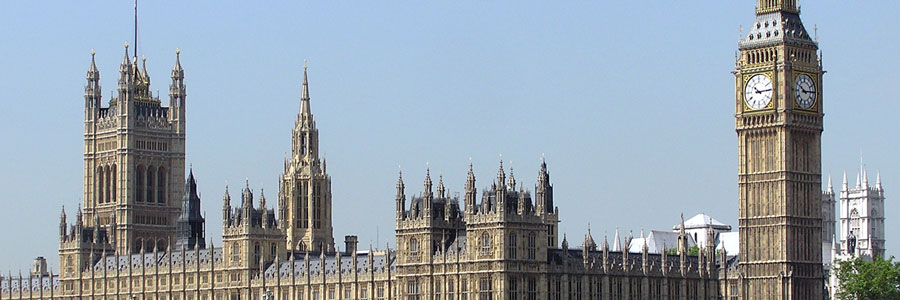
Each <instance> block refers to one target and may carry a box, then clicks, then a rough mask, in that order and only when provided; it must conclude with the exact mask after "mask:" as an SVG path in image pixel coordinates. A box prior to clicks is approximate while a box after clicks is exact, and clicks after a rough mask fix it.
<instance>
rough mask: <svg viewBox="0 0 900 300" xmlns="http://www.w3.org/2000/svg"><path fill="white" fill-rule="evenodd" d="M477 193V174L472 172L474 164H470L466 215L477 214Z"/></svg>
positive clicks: (467, 178) (467, 180) (467, 179)
mask: <svg viewBox="0 0 900 300" xmlns="http://www.w3.org/2000/svg"><path fill="white" fill-rule="evenodd" d="M475 192H476V188H475V172H474V171H473V170H472V162H469V174H468V176H467V177H466V196H465V199H464V201H465V209H466V214H470V215H473V214H475V195H476V193H475Z"/></svg>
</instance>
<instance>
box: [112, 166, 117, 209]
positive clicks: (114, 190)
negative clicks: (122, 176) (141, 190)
mask: <svg viewBox="0 0 900 300" xmlns="http://www.w3.org/2000/svg"><path fill="white" fill-rule="evenodd" d="M110 176H112V180H110V182H111V183H112V184H111V185H112V199H110V201H113V202H116V200H117V198H116V186H118V183H117V182H116V165H115V164H114V165H112V172H110Z"/></svg>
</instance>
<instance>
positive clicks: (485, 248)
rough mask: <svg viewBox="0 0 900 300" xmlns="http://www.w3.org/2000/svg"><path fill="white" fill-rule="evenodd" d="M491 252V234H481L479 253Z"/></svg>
mask: <svg viewBox="0 0 900 300" xmlns="http://www.w3.org/2000/svg"><path fill="white" fill-rule="evenodd" d="M488 253H491V235H490V234H488V233H487V232H484V233H482V234H481V254H488Z"/></svg>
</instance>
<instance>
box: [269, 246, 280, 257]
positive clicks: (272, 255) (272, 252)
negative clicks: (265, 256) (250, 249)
mask: <svg viewBox="0 0 900 300" xmlns="http://www.w3.org/2000/svg"><path fill="white" fill-rule="evenodd" d="M276 249H277V248H275V243H272V246H271V247H269V253H270V256H271V257H270V258H271V259H272V260H275V256H277V255H278V251H277V250H276Z"/></svg>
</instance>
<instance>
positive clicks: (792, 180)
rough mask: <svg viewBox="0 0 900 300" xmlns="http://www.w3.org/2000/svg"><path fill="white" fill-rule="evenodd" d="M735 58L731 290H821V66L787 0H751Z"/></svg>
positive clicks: (777, 294) (759, 295) (751, 295)
mask: <svg viewBox="0 0 900 300" xmlns="http://www.w3.org/2000/svg"><path fill="white" fill-rule="evenodd" d="M739 44H740V57H738V58H737V59H736V62H735V71H734V75H735V128H736V131H737V137H738V162H739V163H738V192H739V196H738V198H739V210H738V219H739V220H738V223H739V227H740V254H739V255H740V257H739V260H740V264H741V265H740V270H741V278H742V286H741V288H740V290H741V293H740V294H741V295H740V296H741V299H822V295H823V289H824V285H823V283H824V281H823V273H822V272H823V271H822V249H821V247H822V246H821V241H822V220H821V207H820V206H821V204H820V201H821V199H820V198H821V196H820V195H819V193H820V192H819V190H820V188H821V178H822V175H821V135H822V118H823V113H822V105H823V104H822V74H823V73H824V72H823V71H822V65H821V61H820V57H819V55H818V54H817V50H818V44H817V42H816V41H814V40H813V39H811V38H810V36H809V33H808V32H807V31H806V29H805V28H804V27H803V23H802V22H801V20H800V10H799V8H798V6H797V0H757V7H756V20H755V21H754V22H753V25H752V27H751V28H750V30H749V33H748V34H747V35H746V36H744V37H742V40H741V41H740V43H739Z"/></svg>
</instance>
